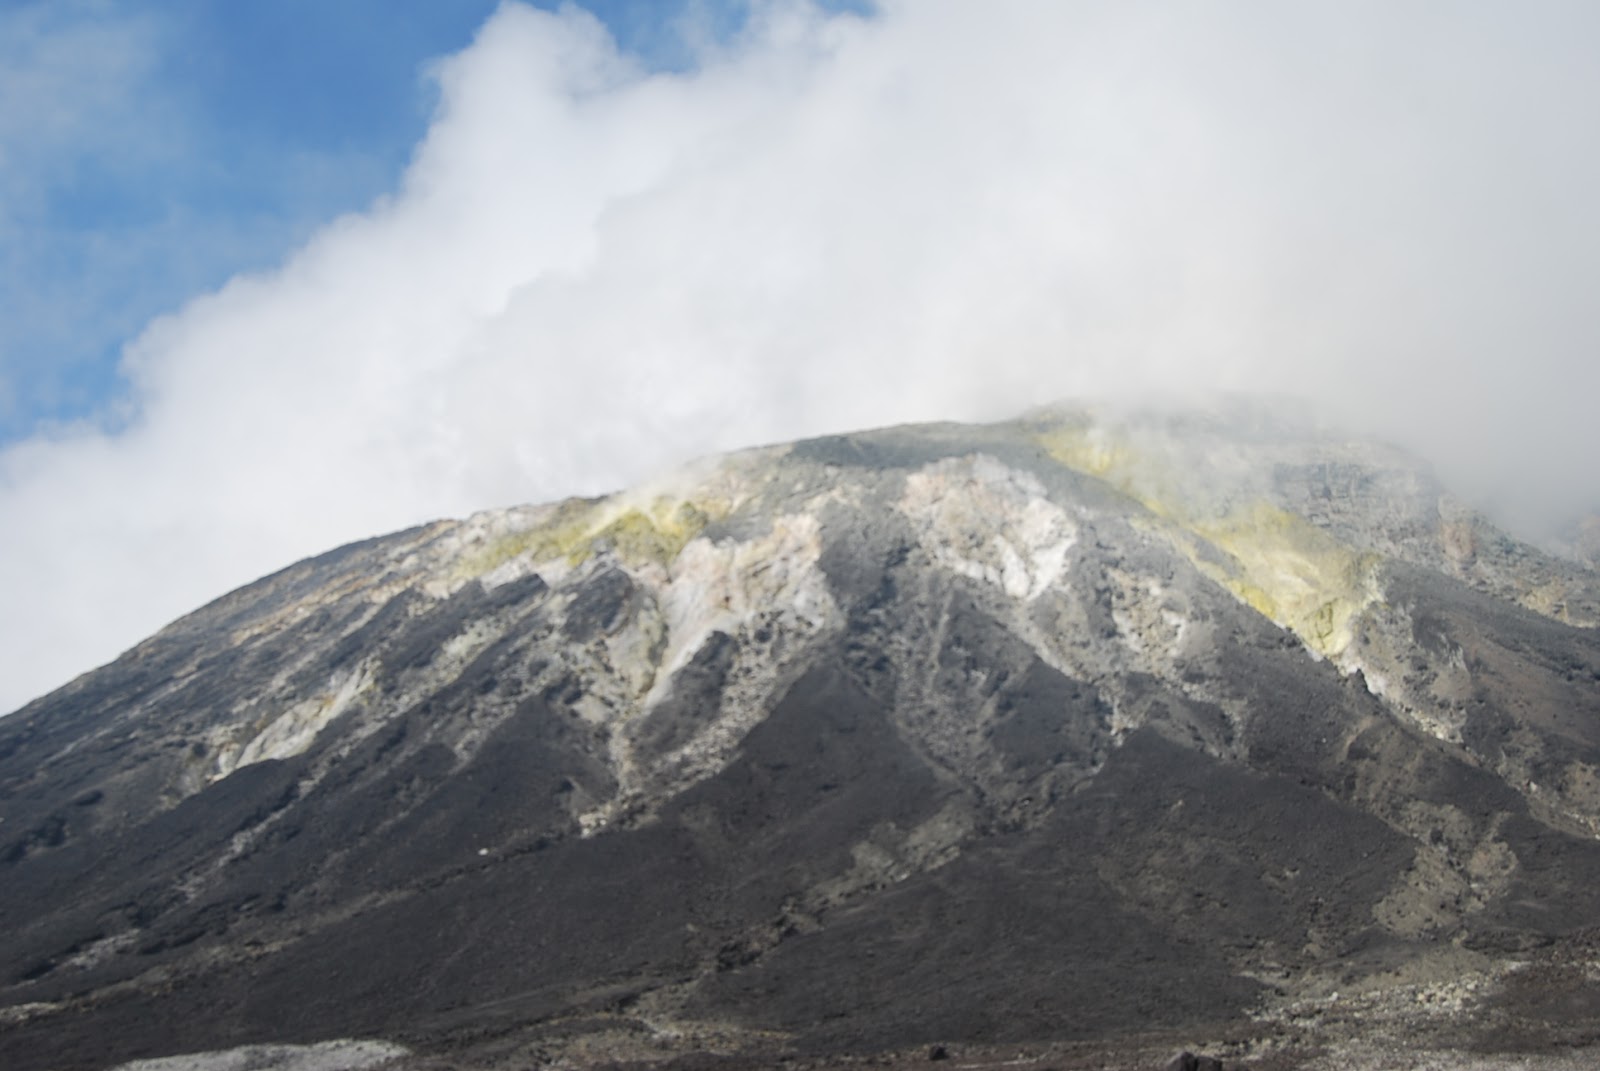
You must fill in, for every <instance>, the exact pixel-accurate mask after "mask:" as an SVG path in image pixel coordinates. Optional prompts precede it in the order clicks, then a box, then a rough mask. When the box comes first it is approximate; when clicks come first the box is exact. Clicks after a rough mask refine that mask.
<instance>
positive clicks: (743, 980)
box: [0, 410, 1600, 1071]
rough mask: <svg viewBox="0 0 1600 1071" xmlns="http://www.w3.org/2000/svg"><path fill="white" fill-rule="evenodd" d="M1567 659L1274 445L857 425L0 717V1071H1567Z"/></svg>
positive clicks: (1574, 972)
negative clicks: (806, 1066) (1339, 1039)
mask: <svg viewBox="0 0 1600 1071" xmlns="http://www.w3.org/2000/svg"><path fill="white" fill-rule="evenodd" d="M1241 429H1242V430H1241ZM1597 619H1600V578H1597V576H1596V574H1595V573H1594V571H1593V570H1592V569H1590V568H1588V567H1587V566H1585V565H1582V564H1574V563H1571V562H1565V561H1560V560H1556V559H1553V558H1549V557H1547V556H1545V555H1542V554H1540V553H1539V552H1538V551H1535V550H1533V549H1532V548H1528V547H1524V546H1521V545H1519V544H1516V543H1514V542H1513V541H1511V540H1510V539H1508V538H1507V537H1505V536H1504V535H1502V534H1500V533H1498V532H1496V531H1494V530H1493V529H1492V528H1491V527H1490V526H1489V525H1488V524H1486V523H1485V522H1484V521H1483V520H1482V519H1480V518H1477V517H1475V516H1473V515H1472V514H1471V513H1470V512H1468V511H1467V510H1465V509H1464V508H1462V507H1461V506H1459V505H1458V504H1455V503H1453V502H1452V501H1451V500H1450V499H1449V498H1448V497H1447V496H1446V495H1444V493H1443V492H1442V491H1441V490H1440V489H1439V488H1438V487H1437V485H1436V484H1435V483H1434V482H1433V480H1432V478H1431V477H1430V476H1429V475H1428V474H1427V473H1426V472H1425V471H1424V470H1422V469H1421V468H1420V467H1418V466H1417V465H1416V464H1415V463H1413V462H1412V461H1410V460H1409V459H1406V458H1405V457H1403V456H1402V455H1399V454H1397V453H1395V452H1394V451H1391V450H1387V449H1384V448H1381V447H1377V446H1374V445H1371V444H1364V443H1349V442H1344V441H1340V440H1336V439H1331V438H1328V437H1325V436H1319V435H1315V434H1311V433H1307V432H1304V431H1301V430H1298V429H1295V428H1287V427H1282V426H1278V425H1276V424H1274V423H1272V422H1271V421H1263V420H1251V421H1244V422H1240V421H1237V420H1235V421H1232V422H1230V423H1226V424H1225V423H1222V422H1219V421H1217V420H1214V419H1210V418H1197V417H1172V416H1152V415H1142V416H1141V415H1134V416H1128V415H1123V416H1117V417H1114V418H1113V417H1106V416H1103V415H1099V416H1097V415H1095V414H1091V413H1087V412H1081V411H1067V410H1061V411H1049V412H1041V413H1038V414H1035V415H1033V416H1031V417H1028V418H1026V419H1023V420H1020V421H1016V422H1012V423H1007V424H999V425H993V426H986V427H958V426H944V425H941V426H931V427H917V428H900V429H892V430H888V431H881V432H872V433H863V434H859V435H851V436H842V437H835V438H829V439H823V440H816V441H811V442H805V443H799V444H796V445H794V446H788V447H776V448H768V449H763V450H757V451H751V452H748V453H744V454H739V455H733V456H730V457H727V458H722V459H717V460H714V461H711V462H707V463H704V464H702V465H699V466H696V467H694V468H692V469H690V470H686V471H685V472H683V473H681V474H679V475H678V476H676V477H673V478H671V479H668V480H665V481H662V482H661V483H659V484H658V485H655V486H650V487H644V488H639V489H636V490H634V491H630V492H626V493H624V494H620V495H616V496H612V497H610V498H605V499H597V500H586V501H578V500H573V501H568V502H564V503H559V504H555V505H549V506H541V507H528V508H521V509H515V510H509V511H500V512H494V513H486V514H481V515H478V516H475V517H472V518H469V519H468V520H466V521H462V522H440V523H437V524H433V525H429V526H425V527H422V528H418V529H414V530H412V531H409V532H402V533H399V534H396V535H393V536H387V537H384V538H381V539H375V540H371V541H368V542H366V543H361V544H356V545H353V546H350V547H345V548H342V549H340V550H338V551H334V552H333V553H331V554H327V555H324V556H322V557H320V558H316V559H312V560H309V561H306V562H302V563H300V564H298V565H295V566H292V567H291V568H289V569H286V570H284V571H283V572H281V573H278V574H276V575H274V576H271V577H268V578H266V579H264V580H262V581H259V582H257V583H256V584H253V585H251V586H249V587H247V588H244V589H242V590H240V591H238V592H235V593H233V594H231V595H229V596H226V597H225V598H223V599H220V600H218V601H217V602H215V603H213V604H211V605H210V606H207V607H205V608H203V609H201V610H199V611H197V612H196V613H194V614H192V615H190V616H189V617H186V618H184V619H183V620H181V621H179V622H177V623H175V624H174V625H172V626H170V627H169V628H167V629H166V630H164V631H162V632H161V633H159V634H157V635H156V636H154V637H152V638H151V639H150V640H148V641H146V642H145V643H143V644H141V645H140V646H139V647H137V648H135V649H134V650H132V651H130V652H128V653H127V654H126V655H124V656H123V657H122V658H121V659H119V660H118V661H117V662H115V663H113V664H111V665H109V666H107V667H105V668H103V669H101V670H98V671H96V672H94V673H91V674H88V675H86V676H84V677H82V678H80V679H79V680H77V681H74V682H73V683H72V684H70V685H68V686H67V687H65V688H63V689H62V690H60V691H58V692H56V693H55V694H53V695H51V696H48V697H46V698H44V699H42V700H39V701H38V702H36V703H34V704H32V705H30V706H28V707H26V708H24V709H23V710H21V711H19V712H18V713H16V714H14V715H12V716H11V717H8V718H6V719H4V720H0V932H4V933H6V934H7V935H8V936H7V938H6V941H5V951H4V956H3V958H0V1001H3V1002H4V1003H3V1006H0V1065H3V1066H5V1067H7V1068H11V1069H16V1071H25V1069H29V1068H46V1067H50V1068H58V1067H59V1068H67V1067H83V1068H93V1067H105V1066H109V1065H112V1064H116V1063H120V1062H125V1061H130V1060H134V1059H144V1058H156V1057H168V1056H173V1055H176V1054H181V1053H191V1052H208V1051H224V1050H227V1051H233V1050H238V1049H239V1048H240V1047H241V1046H251V1045H286V1044H304V1043H314V1042H321V1041H326V1040H331V1039H336V1038H352V1037H353V1038H367V1039H382V1041H383V1042H384V1043H385V1044H394V1045H399V1046H404V1049H405V1051H407V1052H409V1053H412V1054H413V1055H396V1057H395V1059H396V1060H397V1061H398V1063H396V1064H395V1065H394V1066H401V1065H404V1064H405V1063H406V1061H414V1062H415V1063H414V1065H415V1066H417V1067H423V1066H437V1064H436V1063H429V1062H428V1061H430V1060H432V1061H439V1060H443V1061H446V1062H450V1063H451V1064H452V1065H460V1066H501V1065H502V1064H503V1065H506V1066H513V1065H517V1064H519V1063H526V1062H528V1061H530V1060H534V1059H546V1058H548V1059H564V1060H568V1061H570V1062H574V1063H595V1062H603V1061H605V1060H620V1059H643V1058H652V1059H654V1058H661V1057H663V1056H670V1055H673V1054H683V1053H690V1052H724V1053H735V1054H739V1057H740V1059H744V1060H755V1059H764V1058H773V1059H776V1058H778V1057H779V1056H784V1055H788V1056H791V1057H793V1056H799V1057H806V1056H810V1055H820V1054H829V1053H843V1052H882V1051H887V1050H904V1051H907V1052H911V1051H915V1052H917V1053H919V1054H922V1058H925V1054H926V1053H927V1052H928V1051H929V1049H928V1046H929V1044H930V1043H932V1042H960V1043H963V1044H968V1045H971V1044H988V1045H999V1044H1004V1043H1021V1042H1028V1043H1045V1042H1055V1043H1067V1042H1075V1043H1085V1044H1088V1043H1094V1044H1102V1043H1103V1044H1105V1045H1107V1046H1115V1045H1119V1044H1133V1042H1132V1041H1130V1040H1129V1039H1141V1038H1142V1039H1146V1040H1145V1041H1144V1042H1139V1044H1145V1043H1146V1042H1148V1040H1149V1039H1150V1038H1152V1037H1157V1036H1159V1037H1160V1038H1167V1037H1169V1036H1170V1037H1175V1038H1179V1039H1186V1038H1189V1037H1196V1038H1199V1040H1200V1041H1206V1040H1207V1039H1212V1040H1215V1039H1218V1038H1224V1039H1232V1040H1231V1041H1229V1042H1228V1044H1230V1045H1231V1046H1232V1048H1229V1049H1227V1050H1226V1051H1225V1052H1224V1053H1223V1055H1224V1057H1225V1058H1227V1059H1228V1061H1229V1063H1230V1066H1231V1064H1232V1063H1233V1061H1234V1058H1235V1057H1238V1056H1241V1055H1243V1056H1252V1057H1253V1056H1257V1055H1260V1053H1261V1052H1263V1051H1267V1052H1270V1051H1275V1050H1272V1046H1274V1045H1276V1046H1278V1047H1279V1048H1280V1049H1283V1048H1284V1047H1285V1046H1291V1047H1292V1045H1294V1044H1298V1043H1301V1042H1305V1043H1307V1044H1309V1043H1312V1042H1317V1043H1322V1042H1325V1041H1326V1040H1327V1038H1329V1037H1333V1036H1336V1035H1338V1034H1339V1031H1340V1030H1341V1029H1344V1030H1347V1031H1348V1030H1353V1029H1355V1028H1354V1027H1351V1026H1350V1025H1349V1024H1351V1023H1359V1024H1360V1029H1361V1030H1362V1031H1369V1030H1377V1031H1382V1030H1385V1029H1387V1030H1390V1031H1391V1032H1396V1033H1400V1034H1404V1035H1405V1036H1407V1037H1409V1038H1414V1039H1416V1041H1417V1043H1418V1044H1419V1045H1420V1044H1423V1043H1429V1042H1432V1043H1437V1042H1438V1040H1439V1039H1440V1038H1448V1039H1449V1042H1450V1044H1451V1045H1452V1046H1460V1045H1469V1046H1470V1045H1479V1046H1493V1045H1499V1044H1507V1043H1510V1042H1509V1041H1508V1039H1511V1040H1516V1039H1520V1041H1518V1042H1517V1043H1519V1044H1526V1045H1533V1046H1538V1045H1542V1044H1557V1043H1559V1044H1565V1045H1571V1044H1573V1043H1575V1042H1579V1041H1582V1040H1583V1039H1585V1038H1587V1037H1588V1036H1589V1034H1588V1032H1589V1031H1592V1030H1595V1029H1600V984H1597V983H1595V982H1594V981H1593V980H1592V978H1593V977H1597V976H1600V974H1597V973H1596V971H1594V970H1593V969H1592V967H1591V966H1590V965H1589V964H1590V959H1589V958H1587V957H1588V955H1589V954H1588V953H1587V952H1586V951H1585V949H1588V948H1589V947H1590V944H1591V942H1590V939H1589V938H1588V937H1586V936H1585V934H1586V933H1587V932H1588V929H1587V928H1588V927H1592V926H1594V925H1596V924H1597V923H1600V839H1597V838H1600V636H1597V633H1596V631H1595V629H1594V628H1593V626H1594V624H1595V622H1596V620H1597ZM1596 959H1600V955H1597V956H1596ZM1540 971H1545V972H1554V973H1552V974H1550V975H1549V977H1551V978H1556V979H1558V981H1559V984H1557V983H1555V982H1553V983H1551V985H1550V986H1549V987H1548V988H1549V990H1550V993H1551V994H1558V995H1559V999H1558V998H1557V996H1556V995H1552V996H1551V998H1550V1000H1548V1001H1546V1000H1541V999H1540V997H1539V993H1540V992H1541V990H1540V987H1539V986H1538V985H1536V984H1533V982H1532V981H1530V980H1534V979H1538V978H1540V977H1544V976H1543V975H1540V974H1539V973H1538V972H1540ZM1530 972H1531V973H1530ZM1340 1024H1345V1025H1343V1026H1341V1025H1340ZM374 1044H377V1042H376V1041H375V1042H374ZM1162 1045H1165V1042H1164V1041H1163V1042H1162ZM1252 1047H1253V1048H1252ZM249 1051H251V1052H261V1051H275V1050H256V1049H252V1050H249ZM285 1051H288V1050H285ZM296 1051H298V1050H296ZM372 1051H388V1050H386V1049H382V1048H381V1046H380V1047H379V1048H377V1049H373V1050H372ZM1166 1051H1167V1052H1169V1053H1170V1051H1172V1047H1171V1046H1166ZM1285 1051H1287V1050H1285ZM394 1052H395V1053H397V1054H398V1053H400V1052H401V1050H400V1049H398V1048H397V1049H395V1050H394ZM252 1058H254V1057H252Z"/></svg>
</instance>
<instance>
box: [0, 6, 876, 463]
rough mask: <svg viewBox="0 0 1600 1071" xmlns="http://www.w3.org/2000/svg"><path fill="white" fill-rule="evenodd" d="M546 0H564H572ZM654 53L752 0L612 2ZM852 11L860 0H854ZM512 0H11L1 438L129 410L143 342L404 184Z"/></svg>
mask: <svg viewBox="0 0 1600 1071" xmlns="http://www.w3.org/2000/svg"><path fill="white" fill-rule="evenodd" d="M536 6H541V7H547V8H555V7H557V6H558V5H557V4H555V3H549V2H545V3H539V4H538V5H536ZM579 6H581V7H584V8H587V9H588V10H590V11H592V12H593V13H594V14H595V15H597V16H598V17H599V18H600V19H601V20H602V21H603V22H604V23H605V25H606V27H607V28H608V29H609V30H610V31H611V33H612V34H613V36H614V37H615V38H616V40H617V43H618V44H619V46H620V47H621V48H622V49H623V50H625V51H626V52H628V53H630V54H632V55H633V56H634V57H635V58H636V59H637V60H638V62H640V63H641V64H642V65H643V66H645V67H647V68H649V69H653V70H681V69H683V68H686V67H688V66H690V65H691V64H692V63H693V52H692V50H691V47H690V45H689V44H687V43H686V41H685V36H684V33H683V27H684V26H685V25H688V24H692V26H693V28H694V29H693V31H692V32H699V33H708V34H710V35H712V36H714V37H720V38H722V39H726V38H727V37H728V36H729V35H731V34H733V33H735V32H737V30H738V28H739V27H740V25H741V24H742V22H743V19H744V17H745V7H744V5H743V4H741V3H738V2H737V0H711V2H706V0H591V2H588V3H582V4H580V5H579ZM824 6H832V7H835V8H840V7H851V8H859V7H860V6H861V5H859V4H847V3H842V2H836V3H833V4H831V5H824ZM495 7H496V3H495V0H338V2H334V3H329V2H326V0H262V2H241V0H44V2H42V3H34V4H30V3H18V2H17V0H0V116H3V118H0V249H3V252H0V444H4V443H6V442H11V441H16V440H20V439H25V438H27V437H29V436H30V435H33V434H35V433H37V432H40V431H46V432H48V430H49V428H50V426H51V425H53V424H58V423H60V422H64V421H74V420H82V419H92V420H95V421H98V422H100V423H102V424H109V425H111V426H114V425H115V424H116V422H117V421H118V420H119V419H121V418H122V417H124V416H125V415H126V414H125V413H123V412H121V411H119V409H118V407H117V406H116V404H115V403H116V402H117V401H118V400H119V398H120V397H121V395H122V393H123V390H124V387H125V384H124V383H123V382H122V380H121V379H120V377H119V375H118V359H119V356H120V353H121V349H122V346H123V345H124V343H126V342H127V341H128V340H129V339H130V338H132V337H133V336H134V335H136V334H137V333H138V331H139V330H140V329H141V328H142V327H143V326H144V325H145V324H146V323H147V322H148V321H149V320H150V319H151V318H152V317H155V316H157V315H160V314H163V313H168V312H172V311H174V310H176V309H177V308H179V307H180V306H181V305H182V304H183V302H184V301H185V300H186V299H188V298H190V297H192V296H194V295H196V294H199V293H204V292H206V291H210V290H213V289H215V288H217V287H219V286H221V285H222V284H223V283H224V282H225V281H226V280H227V279H229V278H230V277H232V276H233V275H235V274H236V273H239V272H243V271H254V270H259V269H263V268H269V267H271V266H273V265H275V264H276V263H278V262H279V261H280V260H281V259H282V258H283V257H284V256H285V255H286V254H287V253H288V252H289V251H290V250H292V249H293V248H295V247H296V246H298V245H299V244H300V243H302V242H304V241H305V240H306V239H307V238H308V237H309V236H310V235H311V234H312V233H314V232H315V230H316V229H317V228H318V227H319V226H321V225H322V224H324V223H325V222H327V221H328V220H331V219H333V218H335V217H337V216H339V215H340V214H342V213H346V212H352V211H359V210H361V209H363V208H365V207H367V206H368V205H369V204H370V203H372V201H373V200H374V199H375V198H377V197H379V196H381V195H383V194H386V193H388V192H390V191H392V190H393V189H394V188H395V185H396V183H397V182H398V180H399V178H400V176H401V174H402V172H403V170H404V168H405V166H406V163H407V161H408V160H409V159H410V157H411V154H412V152H413V151H414V149H415V148H416V145H417V143H418V141H419V139H420V138H421V137H422V135H423V134H424V132H425V131H426V129H427V126H428V122H429V119H430V116H431V115H432V113H433V109H434V106H435V104H436V87H435V86H434V84H433V82H432V81H431V80H430V79H429V78H428V77H427V75H426V71H427V68H428V64H429V62H430V61H431V60H433V59H435V58H436V57H440V56H444V55H447V54H450V53H454V52H456V51H458V50H460V49H462V48H464V47H466V45H467V44H468V43H469V42H470V41H471V40H472V38H473V36H474V34H475V33H476V31H477V30H478V28H479V27H480V26H481V25H482V23H483V22H484V20H485V19H487V18H488V17H489V15H490V14H492V13H493V11H494V10H495Z"/></svg>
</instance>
